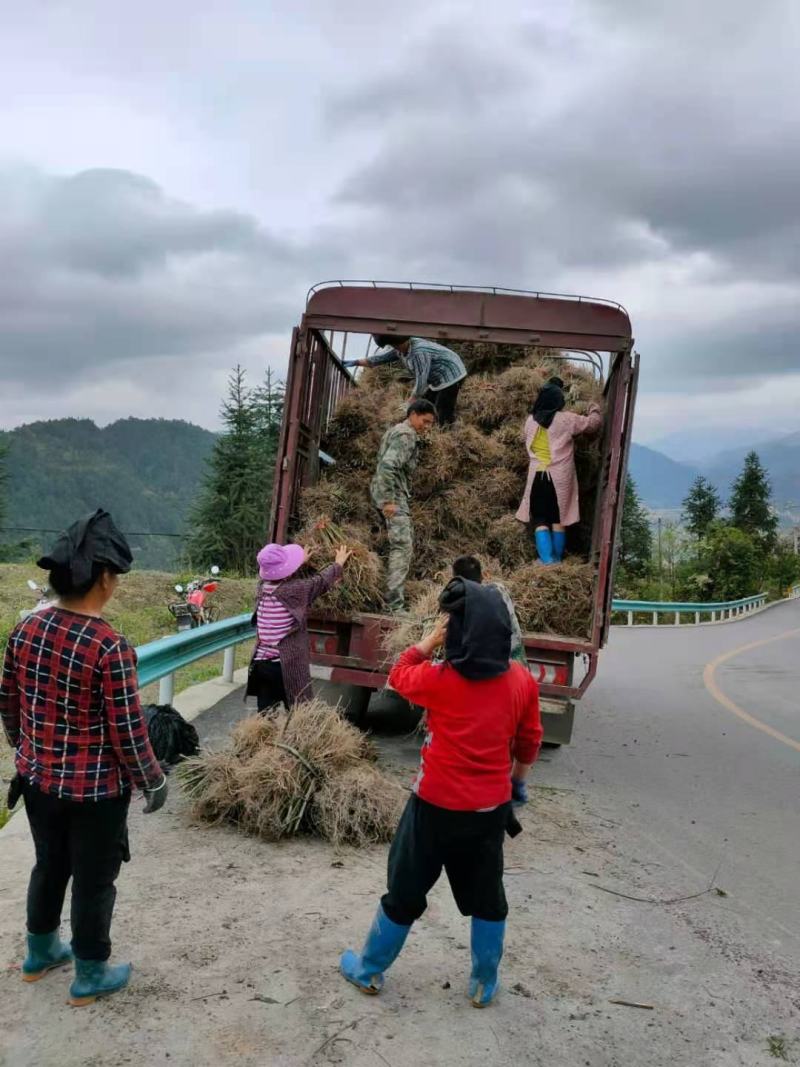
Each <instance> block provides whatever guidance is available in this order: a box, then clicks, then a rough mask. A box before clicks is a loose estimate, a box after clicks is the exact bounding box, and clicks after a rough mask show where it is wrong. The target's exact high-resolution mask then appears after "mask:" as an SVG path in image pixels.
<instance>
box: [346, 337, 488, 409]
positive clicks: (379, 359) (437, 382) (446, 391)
mask: <svg viewBox="0 0 800 1067" xmlns="http://www.w3.org/2000/svg"><path fill="white" fill-rule="evenodd" d="M373 340H374V341H375V344H376V345H377V346H378V348H383V349H386V351H385V352H376V353H375V355H374V356H367V358H366V359H359V360H355V361H354V362H353V363H350V364H346V365H347V366H357V367H379V366H382V365H383V364H386V363H402V364H403V366H404V367H405V368H406V370H408V371H410V372H411V373H412V374H413V375H414V394H413V396H412V397H411V399H412V400H430V401H431V403H432V404H433V405H434V407H435V408H436V417H437V419H438V420H439V425H440V426H450V425H452V423H453V422H454V421H455V417H456V402H457V400H458V393H459V390H460V389H461V386H462V385H463V383H464V379H465V378H466V377H467V368H466V367H465V366H464V364H463V362H462V360H461V357H460V356H459V355H458V353H457V352H454V351H453V350H452V349H451V348H445V346H444V345H439V344H437V343H436V342H435V341H428V340H427V339H426V338H424V337H395V336H393V335H391V334H374V335H373Z"/></svg>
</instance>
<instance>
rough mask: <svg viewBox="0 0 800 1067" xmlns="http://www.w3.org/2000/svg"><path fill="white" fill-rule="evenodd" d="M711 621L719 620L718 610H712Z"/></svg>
mask: <svg viewBox="0 0 800 1067" xmlns="http://www.w3.org/2000/svg"><path fill="white" fill-rule="evenodd" d="M711 621H712V622H716V621H717V613H716V611H712V612H711Z"/></svg>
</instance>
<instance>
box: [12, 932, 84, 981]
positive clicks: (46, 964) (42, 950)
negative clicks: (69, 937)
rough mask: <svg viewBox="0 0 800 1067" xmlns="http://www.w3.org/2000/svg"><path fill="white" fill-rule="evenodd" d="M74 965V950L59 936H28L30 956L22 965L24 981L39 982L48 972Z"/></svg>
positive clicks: (54, 934) (53, 934)
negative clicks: (68, 964)
mask: <svg viewBox="0 0 800 1067" xmlns="http://www.w3.org/2000/svg"><path fill="white" fill-rule="evenodd" d="M67 963H72V949H71V948H70V947H69V945H65V944H64V942H63V941H62V940H61V938H60V937H59V936H58V930H53V932H52V933H51V934H28V955H27V956H26V957H25V959H24V961H23V964H22V981H23V982H38V981H39V979H40V978H44V976H45V975H46V974H47V972H48V971H52V970H54V969H55V968H56V967H63V966H64V965H65V964H67Z"/></svg>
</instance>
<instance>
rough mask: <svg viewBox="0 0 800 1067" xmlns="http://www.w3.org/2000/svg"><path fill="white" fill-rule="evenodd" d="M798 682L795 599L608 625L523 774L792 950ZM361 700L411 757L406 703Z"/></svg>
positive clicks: (234, 702)
mask: <svg viewBox="0 0 800 1067" xmlns="http://www.w3.org/2000/svg"><path fill="white" fill-rule="evenodd" d="M742 646H745V647H744V648H743V650H742V651H741V652H740V653H738V654H735V655H733V656H731V657H730V658H728V659H727V660H726V661H725V662H722V663H720V664H719V666H717V667H716V670H715V671H714V672H713V677H710V678H708V681H709V685H710V686H711V688H712V689H714V692H715V693H716V697H717V698H715V696H714V695H712V693H711V692H710V691H709V688H707V687H706V684H705V683H704V672H705V673H706V675H708V674H709V673H711V672H710V668H708V665H709V664H712V665H713V663H714V661H716V660H718V659H720V657H724V656H726V655H728V654H730V653H732V652H734V651H735V650H737V649H740V648H742ZM799 693H800V601H796V602H793V603H789V604H785V605H780V606H778V607H775V608H772V609H770V610H768V611H766V612H763V613H761V614H758V615H755V616H753V617H752V618H749V619H745V620H742V621H739V622H734V623H729V624H722V625H716V626H701V627H691V626H684V627H675V628H672V627H662V628H660V629H658V630H653V629H650V628H646V627H639V628H631V629H628V628H626V627H619V628H614V629H613V630H612V636H611V640H610V642H609V647H608V648H607V649H606V650H605V652H604V653H603V656H602V658H601V665H600V671H599V675H598V677H597V679H596V680H595V682H594V684H593V685H592V687H591V689H590V690H589V694H588V695H587V697H586V699H585V700H584V701H583V702H582V704H581V706H580V709H579V713H578V715H577V716H576V731H575V736H574V738H573V743H572V744H571V745H570V746H569V747H564V748H562V749H560V750H556V751H553V750H546V751H545V753H544V755H543V759H542V761H541V764H540V766H538V767H537V770H536V774H537V778H538V780H539V781H541V782H542V783H543V784H547V785H553V786H558V787H565V788H576V789H579V790H580V791H581V792H582V793H583V794H584V795H588V796H589V797H590V799H591V800H592V803H593V805H594V806H595V807H596V808H597V810H598V812H601V813H602V814H603V815H604V816H606V817H607V818H610V819H612V820H613V822H614V823H615V824H616V825H617V826H618V827H619V830H618V833H620V834H624V835H626V837H628V838H635V839H636V844H637V849H638V853H639V854H640V855H644V856H648V857H650V858H651V859H652V863H653V865H654V870H655V871H657V872H658V875H659V879H660V880H663V890H664V895H665V896H671V895H680V894H683V893H689V892H692V891H695V890H700V889H703V888H705V886H707V885H708V884H709V882H710V881H711V879H712V877H713V878H714V881H715V884H716V885H718V886H721V887H724V888H725V889H726V890H727V892H728V893H729V899H728V900H727V901H726V906H727V907H728V908H729V909H730V911H731V912H732V913H733V914H734V915H735V917H736V919H737V921H738V922H740V924H741V925H742V926H743V927H744V929H745V930H746V932H747V935H748V940H749V941H750V943H752V944H761V945H763V946H764V947H769V948H771V949H775V950H777V951H778V952H780V953H781V954H782V955H786V956H789V957H790V958H794V959H800V919H799V916H800V908H799V907H798V904H800V859H799V858H798V857H799V855H800V849H799V848H798V843H800V814H799V810H800V699H798V694H799ZM720 701H724V702H726V703H721V702H720ZM731 702H732V705H733V707H731V706H728V705H730V704H731ZM374 708H375V710H374V711H371V712H370V725H371V727H372V728H373V730H375V732H376V733H377V734H378V736H379V738H380V741H381V744H382V745H383V746H384V747H385V748H386V749H387V750H388V751H390V752H391V754H392V756H393V757H394V758H395V759H397V758H400V759H402V760H403V761H406V762H409V763H411V762H413V761H414V760H415V758H416V752H417V748H418V739H416V738H414V737H411V736H409V732H410V731H411V730H412V729H413V726H414V720H413V717H410V716H409V715H408V713H407V712H404V711H403V709H398V706H397V705H396V704H393V703H391V702H389V703H387V702H386V701H385V699H384V700H383V701H381V702H379V703H378V704H377V705H374ZM734 709H735V710H734ZM242 714H243V705H242V701H241V696H240V695H234V696H232V697H229V698H227V699H226V700H225V701H222V702H221V703H220V704H219V705H217V707H216V708H215V709H213V710H212V711H210V712H208V713H206V714H205V715H204V716H203V717H202V718H201V720H200V721H199V723H198V726H199V728H200V732H201V735H202V736H203V737H204V738H205V739H207V740H212V739H215V740H220V739H221V738H223V737H224V736H225V734H226V733H227V731H228V729H229V727H230V725H231V723H232V722H234V721H235V720H236V719H237V718H239V717H240V716H241V715H242Z"/></svg>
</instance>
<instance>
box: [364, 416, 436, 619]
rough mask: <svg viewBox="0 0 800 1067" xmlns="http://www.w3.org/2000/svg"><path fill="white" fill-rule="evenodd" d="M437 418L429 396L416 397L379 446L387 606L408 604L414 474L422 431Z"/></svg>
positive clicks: (377, 499)
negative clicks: (386, 549) (386, 541)
mask: <svg viewBox="0 0 800 1067" xmlns="http://www.w3.org/2000/svg"><path fill="white" fill-rule="evenodd" d="M435 422H436V410H435V408H434V406H433V404H431V403H430V401H428V400H415V401H413V402H412V403H411V404H410V405H409V408H408V412H407V418H406V420H405V421H404V422H398V423H397V425H396V426H392V427H390V429H388V430H387V431H386V433H385V434H384V435H383V440H382V441H381V446H380V448H379V449H378V463H377V466H376V468H375V477H374V478H373V479H372V485H371V486H370V492H371V494H372V502H373V504H374V505H375V507H376V508H377V509H378V511H379V512H380V513H381V515H382V516H383V520H384V522H385V523H386V529H387V531H388V534H389V562H388V566H387V571H386V607H387V608H388V609H389V611H402V610H403V609H404V607H405V581H406V576H407V574H408V569H409V567H410V566H411V554H412V551H413V548H414V538H413V528H412V525H411V476H412V475H413V473H414V470H415V469H416V466H417V450H418V445H419V435H420V434H424V433H427V432H428V431H429V430H430V429H431V427H432V426H433V424H434V423H435Z"/></svg>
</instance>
